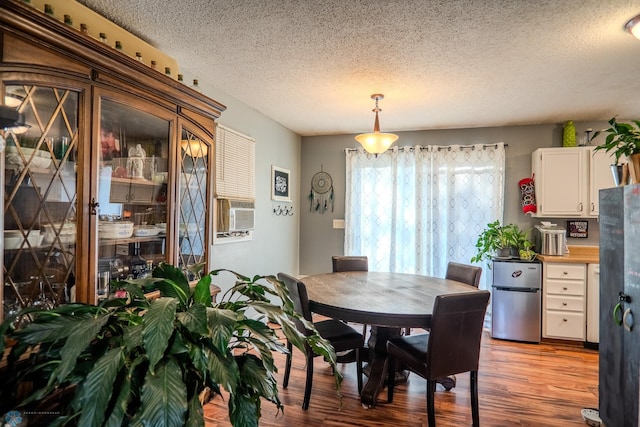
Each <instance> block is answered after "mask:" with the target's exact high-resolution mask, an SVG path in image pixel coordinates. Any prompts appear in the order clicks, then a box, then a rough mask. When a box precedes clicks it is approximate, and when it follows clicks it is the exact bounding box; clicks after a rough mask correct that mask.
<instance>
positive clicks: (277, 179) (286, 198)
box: [271, 165, 291, 202]
mask: <svg viewBox="0 0 640 427" xmlns="http://www.w3.org/2000/svg"><path fill="white" fill-rule="evenodd" d="M289 179H290V172H289V170H288V169H283V168H279V167H278V166H274V165H271V200H277V201H279V202H290V201H291V193H290V191H291V188H290V181H289Z"/></svg>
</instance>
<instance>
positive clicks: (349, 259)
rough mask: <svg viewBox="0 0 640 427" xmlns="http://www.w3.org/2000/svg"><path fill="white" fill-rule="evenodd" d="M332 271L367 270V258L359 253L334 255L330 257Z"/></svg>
mask: <svg viewBox="0 0 640 427" xmlns="http://www.w3.org/2000/svg"><path fill="white" fill-rule="evenodd" d="M331 264H332V267H333V272H334V273H338V272H341V271H369V258H367V257H366V256H360V255H345V256H342V255H334V256H332V257H331Z"/></svg>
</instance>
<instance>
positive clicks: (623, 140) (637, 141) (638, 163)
mask: <svg viewBox="0 0 640 427" xmlns="http://www.w3.org/2000/svg"><path fill="white" fill-rule="evenodd" d="M632 123H633V124H635V127H634V126H633V125H632V124H629V123H619V122H617V121H616V118H615V117H613V118H612V119H611V120H609V125H610V127H609V128H608V129H604V130H602V131H598V132H596V133H595V134H594V136H593V137H594V138H595V137H596V136H598V134H600V133H601V132H604V133H606V134H607V136H606V138H605V141H604V143H603V144H600V145H598V146H596V148H595V150H596V151H597V150H605V151H606V152H607V153H613V156H614V158H615V165H612V167H615V168H616V169H618V168H620V171H614V177H616V178H621V176H622V172H621V171H622V165H620V159H621V158H623V157H626V158H627V159H628V161H629V175H630V176H631V181H632V182H633V183H638V182H640V120H633V121H632ZM624 181H625V180H621V181H620V182H622V183H624ZM616 183H618V182H616Z"/></svg>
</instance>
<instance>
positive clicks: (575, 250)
mask: <svg viewBox="0 0 640 427" xmlns="http://www.w3.org/2000/svg"><path fill="white" fill-rule="evenodd" d="M538 259H539V260H540V261H542V262H568V263H581V264H598V263H599V262H600V248H599V247H598V246H569V253H568V254H565V255H563V256H555V255H538Z"/></svg>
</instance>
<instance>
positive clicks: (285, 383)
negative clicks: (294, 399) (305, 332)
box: [282, 340, 293, 388]
mask: <svg viewBox="0 0 640 427" xmlns="http://www.w3.org/2000/svg"><path fill="white" fill-rule="evenodd" d="M287 351H288V353H287V359H286V362H285V364H284V379H283V380H282V388H287V387H288V386H289V375H291V356H292V354H291V352H292V351H293V344H291V342H289V340H287Z"/></svg>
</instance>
